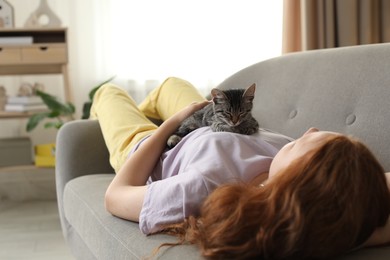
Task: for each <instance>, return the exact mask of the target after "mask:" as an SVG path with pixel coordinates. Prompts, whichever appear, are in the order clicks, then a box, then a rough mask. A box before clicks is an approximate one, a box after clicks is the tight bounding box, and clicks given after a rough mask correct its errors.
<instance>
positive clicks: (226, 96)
mask: <svg viewBox="0 0 390 260" xmlns="http://www.w3.org/2000/svg"><path fill="white" fill-rule="evenodd" d="M255 87H256V85H255V84H253V85H252V86H250V87H249V88H247V89H229V90H219V89H213V90H212V91H211V95H212V97H213V102H214V115H215V119H216V120H220V121H222V122H224V123H225V124H227V125H229V126H238V125H240V124H241V122H243V121H244V120H246V119H247V118H248V117H251V111H252V107H253V102H252V101H253V99H254V93H255Z"/></svg>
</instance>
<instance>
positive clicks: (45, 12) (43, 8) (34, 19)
mask: <svg viewBox="0 0 390 260" xmlns="http://www.w3.org/2000/svg"><path fill="white" fill-rule="evenodd" d="M24 26H25V27H60V26H61V20H60V18H58V16H57V15H56V14H55V13H54V12H53V11H52V10H51V9H50V7H49V5H48V3H47V0H41V2H40V4H39V6H38V8H37V9H36V10H35V11H34V12H33V13H32V14H31V15H30V16H29V18H28V19H27V21H26V23H25V25H24Z"/></svg>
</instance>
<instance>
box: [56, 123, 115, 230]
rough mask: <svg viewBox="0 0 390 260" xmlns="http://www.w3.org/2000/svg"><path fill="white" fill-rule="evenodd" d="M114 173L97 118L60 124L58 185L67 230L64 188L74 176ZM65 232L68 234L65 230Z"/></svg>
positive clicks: (62, 217) (58, 137) (60, 210)
mask: <svg viewBox="0 0 390 260" xmlns="http://www.w3.org/2000/svg"><path fill="white" fill-rule="evenodd" d="M101 173H114V169H113V168H112V167H111V165H110V163H109V153H108V150H107V147H106V144H105V142H104V139H103V135H102V132H101V130H100V125H99V122H98V121H97V120H76V121H72V122H68V123H66V124H65V125H63V126H62V127H61V129H60V130H59V132H58V134H57V141H56V169H55V174H56V178H55V179H56V189H57V201H58V208H59V213H60V219H61V225H62V226H63V230H66V226H67V225H68V224H67V221H66V220H65V217H64V213H63V212H64V211H63V192H64V189H65V185H66V184H67V183H68V182H69V181H70V180H72V179H75V178H77V177H80V176H83V175H91V174H101ZM65 236H66V234H65Z"/></svg>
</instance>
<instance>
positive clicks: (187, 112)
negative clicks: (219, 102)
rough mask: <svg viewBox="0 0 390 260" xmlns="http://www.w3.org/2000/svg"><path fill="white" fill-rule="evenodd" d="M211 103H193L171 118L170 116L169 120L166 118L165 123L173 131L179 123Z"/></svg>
mask: <svg viewBox="0 0 390 260" xmlns="http://www.w3.org/2000/svg"><path fill="white" fill-rule="evenodd" d="M211 103H212V101H208V100H205V101H202V102H193V103H191V104H190V105H188V106H186V107H185V108H183V109H182V110H180V111H179V112H177V113H176V114H174V115H173V116H171V117H170V118H168V119H167V120H166V123H169V124H170V125H171V126H173V127H174V130H176V128H177V127H179V125H180V124H181V122H183V120H184V119H186V118H187V117H189V116H191V115H192V114H193V113H195V112H196V111H198V110H200V109H202V108H204V107H205V106H207V105H208V104H211Z"/></svg>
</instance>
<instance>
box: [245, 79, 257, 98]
mask: <svg viewBox="0 0 390 260" xmlns="http://www.w3.org/2000/svg"><path fill="white" fill-rule="evenodd" d="M255 91H256V83H253V84H252V85H251V86H250V87H248V88H247V89H246V90H245V92H244V94H243V95H242V96H243V97H244V98H245V99H247V100H248V101H250V102H252V101H253V99H254V98H255Z"/></svg>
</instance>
